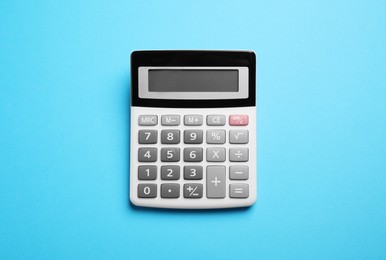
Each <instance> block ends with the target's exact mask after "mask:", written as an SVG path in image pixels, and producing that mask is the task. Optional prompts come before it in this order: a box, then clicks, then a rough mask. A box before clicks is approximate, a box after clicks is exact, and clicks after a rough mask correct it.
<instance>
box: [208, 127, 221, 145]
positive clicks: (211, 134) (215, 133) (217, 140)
mask: <svg viewBox="0 0 386 260" xmlns="http://www.w3.org/2000/svg"><path fill="white" fill-rule="evenodd" d="M206 142H207V143H208V144H225V130H207V131H206Z"/></svg>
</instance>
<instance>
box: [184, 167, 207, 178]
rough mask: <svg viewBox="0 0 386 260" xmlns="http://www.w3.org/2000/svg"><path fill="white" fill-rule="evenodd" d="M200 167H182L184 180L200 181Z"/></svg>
mask: <svg viewBox="0 0 386 260" xmlns="http://www.w3.org/2000/svg"><path fill="white" fill-rule="evenodd" d="M202 172H203V171H202V166H190V165H189V166H184V179H185V180H202V176H203V174H202Z"/></svg>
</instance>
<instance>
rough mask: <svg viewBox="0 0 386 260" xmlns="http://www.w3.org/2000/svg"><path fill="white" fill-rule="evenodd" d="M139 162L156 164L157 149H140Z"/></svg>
mask: <svg viewBox="0 0 386 260" xmlns="http://www.w3.org/2000/svg"><path fill="white" fill-rule="evenodd" d="M138 161H139V162H155V161H157V148H139V149H138Z"/></svg>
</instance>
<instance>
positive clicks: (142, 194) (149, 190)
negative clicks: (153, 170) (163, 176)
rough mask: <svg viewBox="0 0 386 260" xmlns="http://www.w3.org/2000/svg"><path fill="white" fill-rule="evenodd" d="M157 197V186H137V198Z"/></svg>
mask: <svg viewBox="0 0 386 260" xmlns="http://www.w3.org/2000/svg"><path fill="white" fill-rule="evenodd" d="M155 197H157V184H138V198H155Z"/></svg>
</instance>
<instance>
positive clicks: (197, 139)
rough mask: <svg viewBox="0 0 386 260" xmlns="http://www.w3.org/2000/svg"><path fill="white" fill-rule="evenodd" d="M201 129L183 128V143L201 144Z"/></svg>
mask: <svg viewBox="0 0 386 260" xmlns="http://www.w3.org/2000/svg"><path fill="white" fill-rule="evenodd" d="M202 136H203V133H202V130H185V131H184V143H186V144H202V140H203V138H202Z"/></svg>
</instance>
